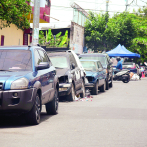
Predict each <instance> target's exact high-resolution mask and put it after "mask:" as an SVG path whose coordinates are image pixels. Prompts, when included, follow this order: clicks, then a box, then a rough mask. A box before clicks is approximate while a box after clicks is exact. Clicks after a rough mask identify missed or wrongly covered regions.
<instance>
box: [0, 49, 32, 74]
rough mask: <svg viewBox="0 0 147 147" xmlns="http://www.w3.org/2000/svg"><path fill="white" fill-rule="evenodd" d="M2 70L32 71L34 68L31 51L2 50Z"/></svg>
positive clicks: (0, 52)
mask: <svg viewBox="0 0 147 147" xmlns="http://www.w3.org/2000/svg"><path fill="white" fill-rule="evenodd" d="M0 63H1V64H0V71H30V70H32V56H31V51H28V50H12V49H11V50H0Z"/></svg>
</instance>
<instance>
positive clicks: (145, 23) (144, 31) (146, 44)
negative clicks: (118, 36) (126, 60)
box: [129, 7, 147, 62]
mask: <svg viewBox="0 0 147 147" xmlns="http://www.w3.org/2000/svg"><path fill="white" fill-rule="evenodd" d="M136 13H137V14H136V17H135V19H134V21H135V22H136V23H137V24H138V27H137V36H136V37H135V38H134V39H132V44H131V45H130V46H129V49H130V50H131V51H132V52H135V53H139V54H140V55H141V58H140V60H141V62H144V61H147V7H144V8H143V9H139V10H138V12H136Z"/></svg>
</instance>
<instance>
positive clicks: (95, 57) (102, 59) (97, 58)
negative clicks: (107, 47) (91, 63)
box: [79, 56, 107, 66]
mask: <svg viewBox="0 0 147 147" xmlns="http://www.w3.org/2000/svg"><path fill="white" fill-rule="evenodd" d="M79 58H80V59H90V60H99V61H100V62H101V64H102V65H103V66H104V65H106V64H107V59H106V58H105V57H98V56H80V57H79Z"/></svg>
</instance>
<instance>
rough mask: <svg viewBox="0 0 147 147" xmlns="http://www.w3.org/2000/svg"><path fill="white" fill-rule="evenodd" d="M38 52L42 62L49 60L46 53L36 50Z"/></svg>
mask: <svg viewBox="0 0 147 147" xmlns="http://www.w3.org/2000/svg"><path fill="white" fill-rule="evenodd" d="M38 52H39V54H40V56H41V59H42V62H49V59H48V56H47V55H46V53H45V52H44V51H42V50H38Z"/></svg>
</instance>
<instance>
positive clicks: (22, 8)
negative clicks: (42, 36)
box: [0, 0, 31, 30]
mask: <svg viewBox="0 0 147 147" xmlns="http://www.w3.org/2000/svg"><path fill="white" fill-rule="evenodd" d="M29 1H30V0H1V1H0V20H1V22H0V29H2V28H4V27H8V26H10V24H11V23H12V24H15V25H16V26H17V27H18V28H19V29H22V30H23V29H25V28H29V21H28V19H27V15H28V14H29V13H31V6H29V5H28V4H27V3H26V2H29Z"/></svg>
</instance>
